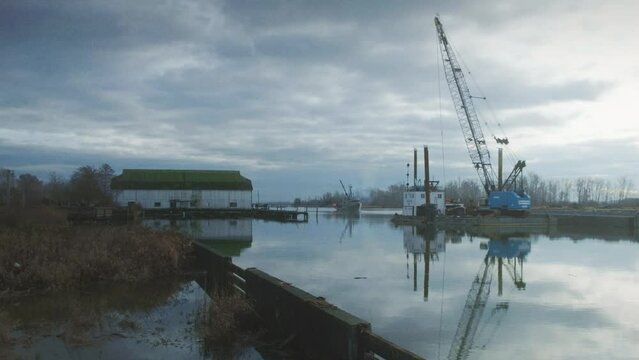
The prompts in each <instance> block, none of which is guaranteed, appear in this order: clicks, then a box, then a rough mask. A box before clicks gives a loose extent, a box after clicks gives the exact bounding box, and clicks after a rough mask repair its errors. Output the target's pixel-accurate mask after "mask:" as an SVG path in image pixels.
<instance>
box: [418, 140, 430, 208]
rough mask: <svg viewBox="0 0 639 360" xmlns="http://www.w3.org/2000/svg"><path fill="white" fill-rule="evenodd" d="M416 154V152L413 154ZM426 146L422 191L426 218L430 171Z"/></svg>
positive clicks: (428, 202)
mask: <svg viewBox="0 0 639 360" xmlns="http://www.w3.org/2000/svg"><path fill="white" fill-rule="evenodd" d="M415 154H417V151H416V152H415ZM428 167H429V162H428V146H424V191H425V192H426V217H427V218H428V212H429V209H430V171H429V169H428Z"/></svg>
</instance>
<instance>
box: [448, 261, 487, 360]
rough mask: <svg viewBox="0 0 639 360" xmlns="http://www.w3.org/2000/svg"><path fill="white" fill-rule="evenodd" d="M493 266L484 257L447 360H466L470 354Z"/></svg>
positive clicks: (484, 303)
mask: <svg viewBox="0 0 639 360" xmlns="http://www.w3.org/2000/svg"><path fill="white" fill-rule="evenodd" d="M493 265H494V261H491V259H489V258H488V256H486V257H485V258H484V261H483V262H482V265H481V267H480V268H479V272H478V273H477V275H476V276H475V279H474V280H473V284H472V286H471V287H470V290H469V291H468V296H467V297H466V304H465V305H464V311H463V312H462V315H461V318H460V319H459V324H458V325H457V331H456V332H455V337H454V338H453V342H452V343H451V345H450V351H449V352H448V359H449V360H461V359H466V358H467V357H468V354H469V353H470V349H471V348H472V346H473V341H474V338H475V333H476V332H477V327H478V325H479V320H481V317H482V314H483V313H484V308H485V307H486V301H487V300H488V295H489V294H490V284H491V282H492V278H493V276H492V271H491V269H492V266H493Z"/></svg>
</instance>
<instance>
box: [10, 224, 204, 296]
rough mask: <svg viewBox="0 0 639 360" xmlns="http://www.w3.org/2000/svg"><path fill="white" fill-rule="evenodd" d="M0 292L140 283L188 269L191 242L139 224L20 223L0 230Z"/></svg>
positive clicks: (180, 236)
mask: <svg viewBox="0 0 639 360" xmlns="http://www.w3.org/2000/svg"><path fill="white" fill-rule="evenodd" d="M0 247H1V248H2V252H0V294H2V296H3V297H6V296H10V295H11V294H14V293H18V292H25V291H35V290H49V289H81V288H84V287H87V286H90V285H94V284H96V283H101V282H125V283H139V282H145V281H151V280H154V279H158V278H163V277H168V276H173V275H177V274H179V273H180V272H181V271H183V270H185V269H187V268H189V267H190V261H191V260H190V254H191V252H192V251H191V241H190V239H188V238H187V237H186V236H184V235H181V234H179V233H177V232H170V231H163V232H158V231H153V230H150V229H147V228H145V227H142V226H140V225H128V226H109V225H91V226H64V225H28V226H27V225H21V226H16V227H3V228H1V229H0Z"/></svg>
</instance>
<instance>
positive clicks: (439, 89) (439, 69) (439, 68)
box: [427, 34, 446, 359]
mask: <svg viewBox="0 0 639 360" xmlns="http://www.w3.org/2000/svg"><path fill="white" fill-rule="evenodd" d="M435 47H436V49H435V57H436V58H437V95H438V97H439V128H440V134H441V142H442V183H443V184H444V186H446V185H445V184H446V166H445V158H444V123H443V121H442V118H443V116H442V86H441V85H442V81H441V73H442V66H440V65H441V63H440V60H441V56H440V53H439V51H440V48H439V37H438V35H437V34H435ZM445 243H446V239H445V238H444V244H445ZM427 261H430V259H427ZM445 279H446V252H444V264H443V269H442V289H441V296H440V297H441V299H440V304H439V334H438V340H437V359H440V358H441V357H440V356H441V347H442V327H443V321H444V282H445Z"/></svg>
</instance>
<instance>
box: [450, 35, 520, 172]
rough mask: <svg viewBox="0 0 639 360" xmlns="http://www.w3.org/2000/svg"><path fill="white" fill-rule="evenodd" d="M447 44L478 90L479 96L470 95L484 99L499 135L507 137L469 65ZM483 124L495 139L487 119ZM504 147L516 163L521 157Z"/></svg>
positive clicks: (508, 155)
mask: <svg viewBox="0 0 639 360" xmlns="http://www.w3.org/2000/svg"><path fill="white" fill-rule="evenodd" d="M449 45H450V47H451V48H452V49H453V51H454V52H455V54H456V56H457V57H458V58H459V60H460V62H461V63H462V65H463V67H464V68H465V69H466V72H467V73H468V76H469V77H470V80H471V81H472V83H473V85H474V87H475V88H477V90H478V91H479V94H480V95H481V96H472V97H473V98H476V99H482V100H484V102H485V103H486V106H487V107H488V110H489V111H490V113H491V115H492V119H494V121H495V122H496V123H497V127H498V128H499V130H500V131H501V136H502V137H503V138H508V137H507V136H506V132H505V131H504V129H503V127H502V126H501V122H499V120H498V119H497V115H496V113H495V110H494V108H493V107H492V105H491V104H490V102H489V101H488V98H487V97H486V95H485V94H484V92H483V90H482V88H481V86H479V83H478V82H477V81H476V80H475V77H474V76H473V74H472V72H471V71H470V67H469V66H468V64H466V62H465V61H464V58H463V57H462V56H461V55H460V54H459V52H457V50H455V48H454V47H453V44H450V43H449ZM475 110H476V111H478V112H480V111H479V110H478V109H475ZM482 117H483V116H482ZM484 119H486V117H484ZM484 124H485V125H486V128H487V129H488V131H489V132H490V135H491V136H492V137H493V139H496V138H497V136H495V133H494V132H493V131H492V128H491V127H490V125H489V123H488V121H486V120H484ZM506 145H507V144H506ZM505 149H506V156H507V157H508V159H509V161H511V162H512V163H516V162H517V160H518V159H521V157H520V156H519V155H518V154H517V153H516V152H515V150H514V149H512V148H510V147H509V146H505Z"/></svg>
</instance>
